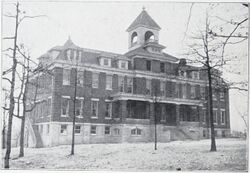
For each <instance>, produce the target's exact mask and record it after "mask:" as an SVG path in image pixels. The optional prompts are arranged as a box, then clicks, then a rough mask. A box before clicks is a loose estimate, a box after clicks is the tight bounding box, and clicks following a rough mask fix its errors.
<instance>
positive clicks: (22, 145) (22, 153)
mask: <svg viewBox="0 0 250 173" xmlns="http://www.w3.org/2000/svg"><path fill="white" fill-rule="evenodd" d="M23 112H24V114H23V117H22V119H21V120H22V122H21V134H20V151H19V157H23V156H24V129H25V111H23Z"/></svg>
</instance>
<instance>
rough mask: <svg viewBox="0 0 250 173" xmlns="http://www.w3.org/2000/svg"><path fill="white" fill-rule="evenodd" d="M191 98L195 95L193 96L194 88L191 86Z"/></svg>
mask: <svg viewBox="0 0 250 173" xmlns="http://www.w3.org/2000/svg"><path fill="white" fill-rule="evenodd" d="M190 93H191V98H195V97H196V95H195V86H191V92H190Z"/></svg>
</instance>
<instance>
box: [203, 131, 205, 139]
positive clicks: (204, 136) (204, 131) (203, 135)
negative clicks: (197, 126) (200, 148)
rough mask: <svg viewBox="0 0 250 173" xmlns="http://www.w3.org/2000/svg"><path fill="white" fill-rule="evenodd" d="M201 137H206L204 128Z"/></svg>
mask: <svg viewBox="0 0 250 173" xmlns="http://www.w3.org/2000/svg"><path fill="white" fill-rule="evenodd" d="M203 137H204V138H205V137H206V130H203Z"/></svg>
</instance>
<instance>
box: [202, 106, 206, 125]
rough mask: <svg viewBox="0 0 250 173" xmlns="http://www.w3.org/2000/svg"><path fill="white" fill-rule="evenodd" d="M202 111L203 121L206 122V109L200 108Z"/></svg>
mask: <svg viewBox="0 0 250 173" xmlns="http://www.w3.org/2000/svg"><path fill="white" fill-rule="evenodd" d="M202 111H203V120H202V121H203V123H206V118H207V111H206V109H203V110H202Z"/></svg>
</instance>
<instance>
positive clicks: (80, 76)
mask: <svg viewBox="0 0 250 173" xmlns="http://www.w3.org/2000/svg"><path fill="white" fill-rule="evenodd" d="M76 80H77V85H78V86H83V85H84V72H83V71H78V72H77V79H76Z"/></svg>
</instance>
